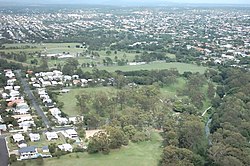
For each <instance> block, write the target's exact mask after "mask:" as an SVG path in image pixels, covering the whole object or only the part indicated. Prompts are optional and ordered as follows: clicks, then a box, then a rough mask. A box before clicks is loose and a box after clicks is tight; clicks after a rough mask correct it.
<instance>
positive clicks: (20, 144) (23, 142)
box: [18, 140, 28, 148]
mask: <svg viewBox="0 0 250 166" xmlns="http://www.w3.org/2000/svg"><path fill="white" fill-rule="evenodd" d="M27 146H28V145H27V144H26V142H25V141H24V140H21V141H19V142H18V147H19V148H25V147H27Z"/></svg>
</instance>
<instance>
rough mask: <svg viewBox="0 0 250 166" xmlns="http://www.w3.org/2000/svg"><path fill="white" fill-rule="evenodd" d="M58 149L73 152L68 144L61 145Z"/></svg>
mask: <svg viewBox="0 0 250 166" xmlns="http://www.w3.org/2000/svg"><path fill="white" fill-rule="evenodd" d="M58 148H59V149H61V150H64V151H68V152H72V151H73V147H72V146H71V145H70V144H62V145H58Z"/></svg>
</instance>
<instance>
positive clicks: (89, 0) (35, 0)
mask: <svg viewBox="0 0 250 166" xmlns="http://www.w3.org/2000/svg"><path fill="white" fill-rule="evenodd" d="M0 2H8V3H15V2H16V3H18V4H20V3H24V2H25V3H32V4H39V3H50V4H51V3H54V4H57V3H58V4H60V3H64V4H66V3H69V4H75V3H76V4H79V3H81V4H103V5H105V4H107V5H110V4H116V5H118V4H122V5H123V4H142V5H143V4H156V5H157V4H159V3H168V2H175V3H209V4H211V3H214V4H250V0H0ZM0 6H1V3H0Z"/></svg>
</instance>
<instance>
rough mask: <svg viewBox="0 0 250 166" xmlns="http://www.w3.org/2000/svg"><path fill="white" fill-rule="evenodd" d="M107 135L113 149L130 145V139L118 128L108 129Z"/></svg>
mask: <svg viewBox="0 0 250 166" xmlns="http://www.w3.org/2000/svg"><path fill="white" fill-rule="evenodd" d="M107 134H108V135H109V139H110V144H109V147H110V148H111V149H117V148H120V147H121V146H122V145H128V137H127V136H126V135H125V134H124V132H123V131H122V130H121V129H119V128H117V127H108V128H107Z"/></svg>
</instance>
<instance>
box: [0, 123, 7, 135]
mask: <svg viewBox="0 0 250 166" xmlns="http://www.w3.org/2000/svg"><path fill="white" fill-rule="evenodd" d="M6 130H7V126H6V125H5V124H0V135H1V133H2V131H6Z"/></svg>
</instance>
